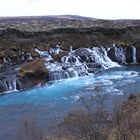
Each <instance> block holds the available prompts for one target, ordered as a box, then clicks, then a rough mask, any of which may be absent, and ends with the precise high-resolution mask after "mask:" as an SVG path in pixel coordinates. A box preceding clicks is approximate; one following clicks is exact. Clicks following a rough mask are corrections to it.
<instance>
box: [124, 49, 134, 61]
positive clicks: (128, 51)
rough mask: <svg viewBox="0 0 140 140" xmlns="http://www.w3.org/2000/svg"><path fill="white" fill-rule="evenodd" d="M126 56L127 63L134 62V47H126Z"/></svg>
mask: <svg viewBox="0 0 140 140" xmlns="http://www.w3.org/2000/svg"><path fill="white" fill-rule="evenodd" d="M125 57H126V62H127V63H132V62H133V48H132V47H126V53H125Z"/></svg>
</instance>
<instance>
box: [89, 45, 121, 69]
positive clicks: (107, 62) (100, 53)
mask: <svg viewBox="0 0 140 140" xmlns="http://www.w3.org/2000/svg"><path fill="white" fill-rule="evenodd" d="M87 50H88V51H89V52H90V53H91V56H92V57H93V59H94V60H95V63H96V64H100V65H101V66H102V67H103V68H104V69H107V68H112V67H119V65H118V64H117V63H116V62H113V61H112V60H111V59H110V58H109V57H108V55H107V51H106V49H105V48H103V47H101V48H98V47H94V48H92V49H87Z"/></svg>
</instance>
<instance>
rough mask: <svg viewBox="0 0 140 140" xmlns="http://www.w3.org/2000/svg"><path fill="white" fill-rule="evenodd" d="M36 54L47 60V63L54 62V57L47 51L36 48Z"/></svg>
mask: <svg viewBox="0 0 140 140" xmlns="http://www.w3.org/2000/svg"><path fill="white" fill-rule="evenodd" d="M35 52H37V53H38V54H39V55H40V57H43V58H45V60H46V61H50V60H53V58H52V56H51V55H50V54H49V53H48V52H47V51H40V50H39V49H37V48H35Z"/></svg>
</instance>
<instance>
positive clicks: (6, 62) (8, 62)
mask: <svg viewBox="0 0 140 140" xmlns="http://www.w3.org/2000/svg"><path fill="white" fill-rule="evenodd" d="M3 62H4V64H11V62H12V61H11V59H10V58H9V57H4V58H3Z"/></svg>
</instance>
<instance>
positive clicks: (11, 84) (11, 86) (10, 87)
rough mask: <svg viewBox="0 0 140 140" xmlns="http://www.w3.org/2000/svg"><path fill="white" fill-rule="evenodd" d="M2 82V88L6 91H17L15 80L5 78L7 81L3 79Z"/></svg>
mask: <svg viewBox="0 0 140 140" xmlns="http://www.w3.org/2000/svg"><path fill="white" fill-rule="evenodd" d="M3 83H4V88H5V89H6V91H8V92H10V91H17V80H16V79H14V80H7V81H3Z"/></svg>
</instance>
